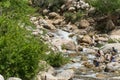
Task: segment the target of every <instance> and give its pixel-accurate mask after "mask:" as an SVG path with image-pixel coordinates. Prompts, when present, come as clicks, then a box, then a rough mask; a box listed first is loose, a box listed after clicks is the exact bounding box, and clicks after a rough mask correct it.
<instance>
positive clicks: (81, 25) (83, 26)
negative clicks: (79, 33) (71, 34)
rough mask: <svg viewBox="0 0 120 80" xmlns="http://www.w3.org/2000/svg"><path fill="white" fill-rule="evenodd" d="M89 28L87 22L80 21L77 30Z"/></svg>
mask: <svg viewBox="0 0 120 80" xmlns="http://www.w3.org/2000/svg"><path fill="white" fill-rule="evenodd" d="M89 26H90V23H89V22H88V21H87V20H85V19H83V20H81V21H80V23H79V26H78V28H79V29H81V28H86V27H89Z"/></svg>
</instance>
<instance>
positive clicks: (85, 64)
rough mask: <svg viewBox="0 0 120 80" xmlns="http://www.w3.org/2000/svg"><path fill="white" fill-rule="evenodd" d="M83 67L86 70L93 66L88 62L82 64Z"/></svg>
mask: <svg viewBox="0 0 120 80" xmlns="http://www.w3.org/2000/svg"><path fill="white" fill-rule="evenodd" d="M83 65H84V66H85V67H87V68H92V67H93V64H91V63H90V62H87V61H86V62H84V63H83Z"/></svg>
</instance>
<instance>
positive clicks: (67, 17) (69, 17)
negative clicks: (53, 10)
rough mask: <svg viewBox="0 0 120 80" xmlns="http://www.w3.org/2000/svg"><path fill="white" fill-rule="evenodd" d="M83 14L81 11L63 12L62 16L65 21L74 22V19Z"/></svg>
mask: <svg viewBox="0 0 120 80" xmlns="http://www.w3.org/2000/svg"><path fill="white" fill-rule="evenodd" d="M83 16H84V13H83V12H76V13H72V12H65V13H64V17H65V20H66V21H67V22H72V23H75V22H76V21H79V20H80V19H81V18H82V17H83Z"/></svg>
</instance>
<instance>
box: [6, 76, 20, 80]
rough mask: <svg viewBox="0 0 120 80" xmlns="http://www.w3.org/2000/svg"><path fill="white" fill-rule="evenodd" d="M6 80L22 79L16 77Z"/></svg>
mask: <svg viewBox="0 0 120 80" xmlns="http://www.w3.org/2000/svg"><path fill="white" fill-rule="evenodd" d="M7 80H22V79H20V78H16V77H10V78H8V79H7Z"/></svg>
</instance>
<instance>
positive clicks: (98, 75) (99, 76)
mask: <svg viewBox="0 0 120 80" xmlns="http://www.w3.org/2000/svg"><path fill="white" fill-rule="evenodd" d="M96 77H97V78H100V79H104V78H106V77H107V76H106V75H105V74H101V73H98V74H96Z"/></svg>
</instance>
